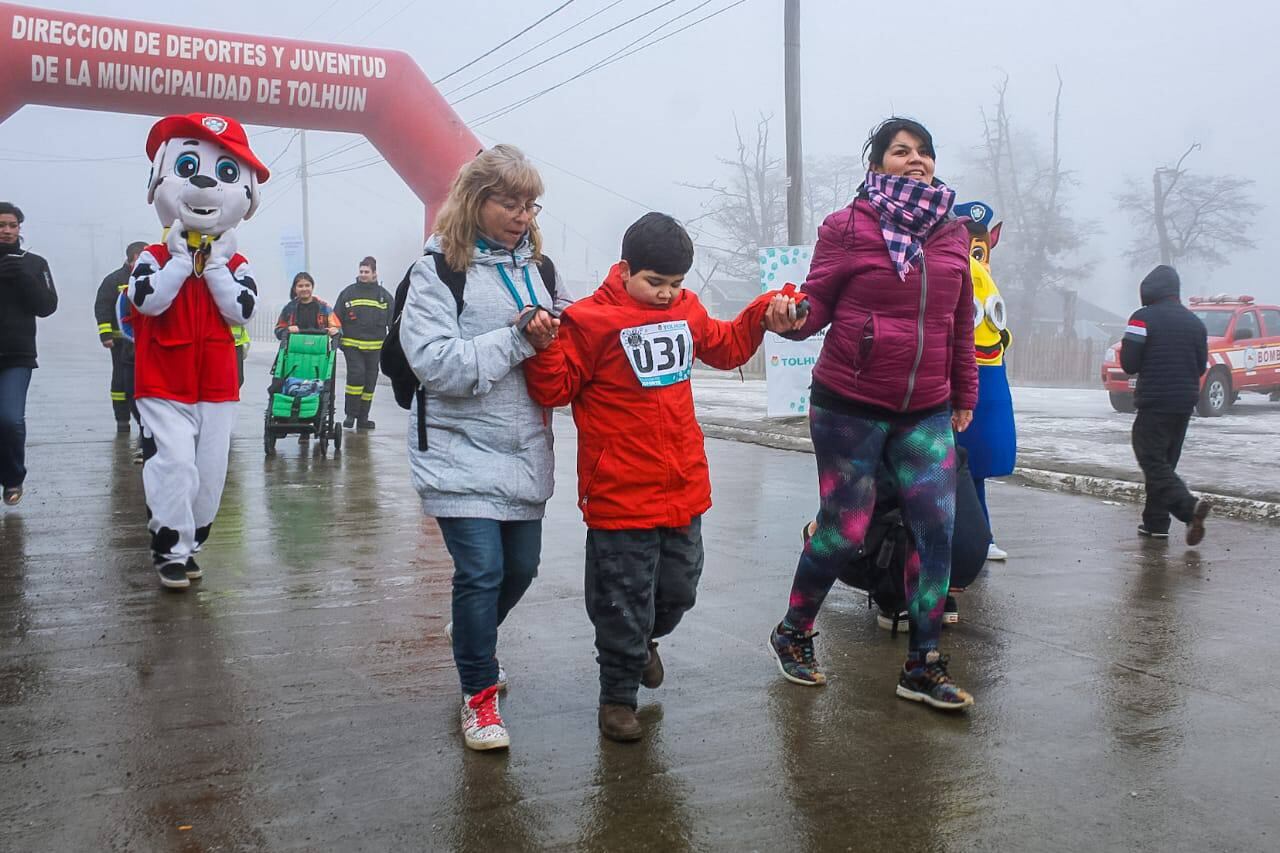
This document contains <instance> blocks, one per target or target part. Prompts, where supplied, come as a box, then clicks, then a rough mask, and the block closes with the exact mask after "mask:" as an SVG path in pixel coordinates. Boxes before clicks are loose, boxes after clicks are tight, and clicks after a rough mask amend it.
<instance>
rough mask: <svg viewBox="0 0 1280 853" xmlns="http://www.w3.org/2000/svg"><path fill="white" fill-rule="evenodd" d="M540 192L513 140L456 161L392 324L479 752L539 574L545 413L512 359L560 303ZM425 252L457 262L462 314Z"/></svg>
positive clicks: (497, 727) (542, 343)
mask: <svg viewBox="0 0 1280 853" xmlns="http://www.w3.org/2000/svg"><path fill="white" fill-rule="evenodd" d="M542 192H543V187H542V178H541V177H540V176H539V175H538V172H537V170H536V169H534V167H533V165H532V164H531V163H530V162H529V160H528V159H526V158H525V156H524V154H522V153H521V152H520V150H519V149H517V148H515V147H513V146H510V145H496V146H494V147H493V148H491V149H489V150H488V151H485V152H483V153H481V154H480V155H479V156H478V157H476V158H475V159H474V160H472V161H471V162H470V163H468V164H467V165H466V166H464V167H463V168H462V171H461V172H459V173H458V176H457V178H456V179H455V180H454V182H453V187H452V188H451V189H450V191H449V196H448V198H446V199H445V202H444V205H443V206H442V208H441V210H440V216H439V218H438V219H437V221H436V228H435V233H434V234H433V235H432V237H431V239H430V240H428V241H427V247H426V248H427V252H428V254H427V255H426V256H425V257H424V258H423V259H422V260H420V261H418V263H417V264H416V265H415V266H414V267H413V270H412V271H411V273H410V283H409V293H408V296H407V298H406V300H405V306H404V315H403V319H402V320H401V325H400V342H401V344H402V345H403V347H404V353H405V356H406V358H407V359H408V361H409V364H410V365H411V366H412V368H413V372H414V373H415V374H417V377H418V380H419V381H420V382H421V383H422V387H423V389H424V390H425V391H426V401H427V404H426V418H425V422H426V437H427V446H426V449H425V450H420V449H419V442H418V436H417V430H416V428H411V429H410V436H409V461H410V465H411V468H412V474H413V484H414V487H415V488H416V489H417V491H418V494H419V495H420V496H421V498H422V511H423V512H424V513H425V514H426V515H429V516H433V517H435V519H436V520H437V522H438V523H439V525H440V532H441V534H442V535H443V536H444V541H445V545H446V546H447V547H448V548H449V554H450V555H451V556H452V557H453V565H454V573H453V621H452V622H451V623H450V626H449V627H448V628H446V631H447V632H448V633H449V635H450V638H451V640H452V643H453V658H454V663H455V664H456V665H457V667H458V676H459V678H460V680H461V683H462V694H463V701H462V733H463V737H464V739H465V742H466V745H467V746H468V747H470V748H471V749H479V750H485V749H501V748H505V747H508V746H509V745H510V737H509V735H508V733H507V730H506V726H505V725H504V723H503V721H502V716H501V714H500V713H499V709H498V691H499V690H500V689H502V688H503V687H505V686H506V679H505V674H504V673H503V672H502V670H501V668H500V667H499V666H498V659H497V657H496V652H497V639H498V626H499V625H501V624H502V621H503V620H504V619H505V618H506V616H507V614H508V613H509V612H511V608H513V607H514V606H515V605H516V602H518V601H519V600H520V597H521V596H522V595H524V592H525V590H527V589H528V588H529V584H530V583H531V582H532V581H533V578H534V577H535V576H536V575H537V573H538V559H539V555H540V553H541V550H542V516H543V512H544V507H545V505H546V502H547V499H548V498H550V497H551V492H552V488H553V485H554V482H553V469H554V456H553V451H552V439H551V412H550V411H548V410H545V409H543V408H542V407H541V406H539V405H537V404H536V403H534V402H533V400H532V399H531V398H530V397H529V394H528V392H527V391H526V389H525V381H524V373H523V371H522V370H521V367H520V364H521V362H523V361H524V360H525V359H526V358H529V357H530V356H531V355H533V354H534V352H535V351H537V350H540V349H544V348H546V347H547V346H548V345H549V344H550V342H551V339H552V338H553V337H554V335H555V332H556V329H557V328H558V326H559V321H558V320H556V319H555V318H554V316H553V314H552V313H551V312H554V314H557V315H558V314H559V313H560V310H561V309H562V308H564V307H565V306H566V305H567V304H568V300H567V299H565V298H564V288H563V286H561V285H559V283H558V282H556V283H555V284H556V285H557V286H556V287H555V290H556V292H557V294H558V298H557V299H556V300H555V301H554V303H553V300H552V298H551V295H550V291H549V290H548V288H547V287H546V285H545V284H544V282H543V281H542V277H541V275H540V273H539V270H538V267H537V266H536V265H535V263H534V261H535V260H537V259H538V258H539V257H540V251H541V236H540V234H539V231H538V225H537V220H536V217H537V214H538V211H539V210H540V209H541V206H540V205H539V204H538V203H537V198H538V197H539V196H540V195H542ZM432 253H434V254H438V255H443V256H444V260H445V261H446V262H447V263H448V265H449V267H450V268H451V269H453V270H455V271H465V273H466V285H465V288H464V290H463V299H462V301H461V311H459V301H458V299H457V298H456V297H455V295H454V294H453V292H451V291H450V289H449V287H448V286H447V285H446V284H445V283H444V282H443V281H442V280H441V278H440V276H439V275H438V273H437V268H436V259H435V258H434V257H432ZM540 309H549V310H540ZM416 405H417V404H416V403H415V410H414V411H413V412H411V419H412V420H411V423H412V424H416V423H417V420H416V419H417V411H416Z"/></svg>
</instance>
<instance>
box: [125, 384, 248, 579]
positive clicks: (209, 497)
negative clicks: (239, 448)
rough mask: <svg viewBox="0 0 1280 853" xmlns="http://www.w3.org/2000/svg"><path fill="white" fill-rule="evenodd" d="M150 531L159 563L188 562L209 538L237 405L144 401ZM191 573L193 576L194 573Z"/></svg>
mask: <svg viewBox="0 0 1280 853" xmlns="http://www.w3.org/2000/svg"><path fill="white" fill-rule="evenodd" d="M137 402H138V413H139V414H140V415H141V417H142V443H143V447H144V450H143V455H144V457H149V458H147V459H146V464H144V465H143V467H142V485H143V488H144V489H145V491H146V493H147V509H148V511H149V514H150V517H149V518H148V519H147V530H148V531H150V533H151V552H152V556H153V558H154V559H155V560H156V562H158V563H184V564H185V563H188V562H189V561H190V559H191V558H192V557H194V556H195V555H196V554H197V553H198V552H199V551H200V546H201V545H203V544H204V541H205V540H206V539H208V538H209V529H210V528H211V527H212V526H213V520H214V517H215V516H217V514H218V506H219V504H221V503H222V487H223V484H224V483H225V482H226V479H227V456H228V453H229V452H230V450H231V430H232V427H234V426H235V422H236V404H235V403H195V404H191V403H175V402H174V401H173V400H162V399H159V398H154V397H151V398H146V399H142V400H138V401H137ZM193 573H194V572H189V573H188V574H193Z"/></svg>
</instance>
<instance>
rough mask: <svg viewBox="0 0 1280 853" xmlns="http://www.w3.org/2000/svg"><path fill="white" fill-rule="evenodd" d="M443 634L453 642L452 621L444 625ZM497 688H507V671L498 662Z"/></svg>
mask: <svg viewBox="0 0 1280 853" xmlns="http://www.w3.org/2000/svg"><path fill="white" fill-rule="evenodd" d="M444 635H445V636H446V637H448V638H449V642H450V643H452V642H453V623H452V622H450V623H449V624H448V625H445V626H444ZM498 689H499V690H501V691H502V692H504V693H505V692H506V690H507V671H506V670H505V669H503V668H502V664H501V663H499V664H498Z"/></svg>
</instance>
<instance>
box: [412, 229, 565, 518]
mask: <svg viewBox="0 0 1280 853" xmlns="http://www.w3.org/2000/svg"><path fill="white" fill-rule="evenodd" d="M426 248H427V251H429V252H440V251H442V249H441V247H440V243H439V238H438V237H436V236H432V238H431V239H430V240H429V241H428V242H427V246H426ZM531 257H532V248H531V247H530V246H529V245H528V242H527V241H526V242H525V243H522V244H521V245H520V246H517V247H516V249H515V250H514V252H508V251H506V250H502V249H496V250H495V249H486V248H478V249H477V250H476V253H475V257H474V258H473V259H472V262H471V266H469V267H468V268H467V283H466V289H465V290H464V297H463V303H462V304H463V309H462V313H461V315H459V314H458V307H457V302H456V300H455V299H454V296H453V294H452V293H451V292H450V291H449V288H448V287H447V286H446V285H445V283H444V282H442V281H441V280H440V278H439V276H438V275H437V274H436V268H435V261H434V259H432V258H430V257H424V258H423V259H422V260H419V261H418V262H417V263H416V264H415V265H414V266H413V269H412V270H411V271H410V276H409V292H408V296H407V297H406V299H405V305H404V316H403V318H402V319H401V322H400V343H401V345H402V346H403V347H404V354H405V357H406V358H407V359H408V361H409V365H410V366H411V367H412V368H413V372H414V373H415V374H416V375H417V377H418V381H419V382H421V383H422V387H423V388H424V389H425V390H426V392H427V415H426V426H427V449H426V450H425V451H421V450H419V449H418V441H417V430H416V424H417V416H418V415H417V403H416V402H415V403H414V409H413V410H412V411H411V412H410V420H409V423H410V429H409V436H408V445H409V462H410V468H411V472H412V476H413V485H414V488H415V489H417V491H418V495H419V496H420V497H421V498H422V511H423V512H424V513H425V514H427V515H430V516H435V517H437V518H491V519H495V520H498V521H532V520H536V519H539V518H542V516H543V511H544V506H545V504H546V502H547V500H548V499H549V498H550V497H551V492H552V490H553V488H554V485H555V481H554V466H555V459H554V454H553V449H552V437H551V412H550V411H549V410H547V409H543V408H542V407H541V406H539V405H538V404H537V403H535V402H533V400H532V399H531V398H530V397H529V393H528V391H527V390H526V388H525V381H524V372H523V371H522V370H521V369H520V363H521V362H522V361H524V360H525V359H526V358H528V357H529V356H531V355H533V352H534V350H533V347H532V346H531V345H530V344H529V341H528V339H526V338H525V336H524V335H523V334H522V333H521V332H520V331H519V330H517V329H516V328H515V325H514V323H515V319H516V317H517V316H518V314H519V312H520V309H521V307H522V306H520V305H517V304H516V295H518V296H519V298H520V300H521V302H522V304H523V307H528V305H529V301H530V300H529V288H530V287H532V289H533V295H534V297H535V298H536V299H537V302H538V304H539V305H542V306H543V307H544V308H552V309H553V310H554V311H555V312H556V313H557V314H558V313H559V312H560V311H561V310H562V309H563V308H564V307H566V306H567V305H568V304H569V302H570V300H569V299H568V298H567V296H566V294H565V290H564V286H563V284H562V282H560V281H559V280H557V282H556V291H557V298H556V300H555V305H554V306H553V305H552V300H551V296H550V294H549V292H548V291H547V288H546V287H545V286H544V285H543V283H542V278H541V276H540V275H539V273H538V268H537V267H536V266H534V265H533V264H532V263H531V262H530V260H531ZM499 264H501V265H503V269H504V271H505V272H506V273H507V276H508V277H509V278H510V279H511V282H512V284H513V285H514V286H515V291H516V295H513V294H512V292H511V289H510V288H508V287H507V284H506V282H504V281H503V279H502V276H501V274H500V273H499V271H498V266H499ZM526 271H527V273H528V284H526V279H525V273H526Z"/></svg>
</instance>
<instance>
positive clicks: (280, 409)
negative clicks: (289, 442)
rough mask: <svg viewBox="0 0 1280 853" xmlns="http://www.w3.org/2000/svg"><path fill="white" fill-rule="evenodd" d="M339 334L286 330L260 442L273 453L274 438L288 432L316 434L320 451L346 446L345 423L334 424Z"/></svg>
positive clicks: (338, 450) (270, 390) (268, 397)
mask: <svg viewBox="0 0 1280 853" xmlns="http://www.w3.org/2000/svg"><path fill="white" fill-rule="evenodd" d="M335 343H336V339H335V338H333V337H331V336H329V335H327V334H307V333H306V332H294V333H293V334H290V335H286V336H285V338H284V340H283V341H281V343H280V351H279V352H278V353H277V354H276V363H275V367H273V368H272V370H271V387H270V389H268V391H267V413H266V416H265V418H264V419H263V428H262V441H263V446H264V447H265V449H266V451H267V455H268V456H273V455H275V452H276V439H278V438H280V437H281V436H286V435H299V436H313V437H315V439H316V443H315V449H316V453H317V454H318V455H320V456H324V455H325V454H326V453H328V450H329V443H330V442H333V452H334V454H335V455H337V454H338V453H340V452H341V451H342V427H341V426H336V427H335V424H334V396H335V395H334V366H335V364H336V363H337V353H338V351H337V347H336V346H335Z"/></svg>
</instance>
